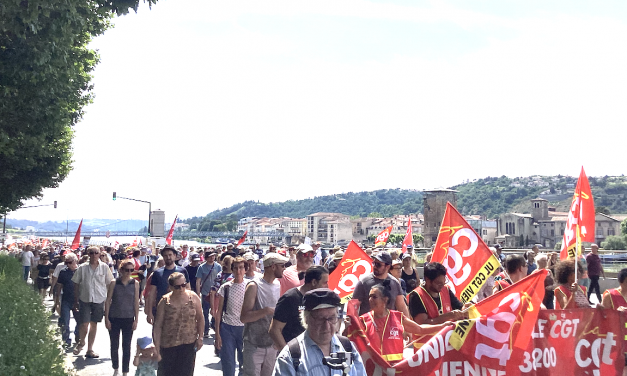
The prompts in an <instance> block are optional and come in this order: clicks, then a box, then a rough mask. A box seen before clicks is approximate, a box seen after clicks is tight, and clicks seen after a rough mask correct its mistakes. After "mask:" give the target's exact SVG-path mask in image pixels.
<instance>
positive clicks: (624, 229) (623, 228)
mask: <svg viewBox="0 0 627 376" xmlns="http://www.w3.org/2000/svg"><path fill="white" fill-rule="evenodd" d="M620 232H621V233H622V234H623V236H625V237H627V218H625V219H623V221H622V222H621V223H620Z"/></svg>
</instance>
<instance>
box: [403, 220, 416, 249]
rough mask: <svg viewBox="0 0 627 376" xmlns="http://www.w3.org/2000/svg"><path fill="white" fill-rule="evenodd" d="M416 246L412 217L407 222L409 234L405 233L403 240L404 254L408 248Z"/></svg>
mask: <svg viewBox="0 0 627 376" xmlns="http://www.w3.org/2000/svg"><path fill="white" fill-rule="evenodd" d="M410 245H411V246H412V247H413V246H414V235H413V231H412V228H411V217H409V219H408V220H407V232H406V233H405V238H404V239H403V253H405V252H407V246H410Z"/></svg>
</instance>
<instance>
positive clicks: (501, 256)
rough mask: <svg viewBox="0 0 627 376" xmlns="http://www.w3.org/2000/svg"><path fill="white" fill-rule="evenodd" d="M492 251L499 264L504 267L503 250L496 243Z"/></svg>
mask: <svg viewBox="0 0 627 376" xmlns="http://www.w3.org/2000/svg"><path fill="white" fill-rule="evenodd" d="M494 249H496V255H497V257H498V259H499V261H500V262H501V265H503V266H505V255H504V254H503V253H502V252H503V249H502V248H501V245H500V244H499V243H496V244H495V245H494Z"/></svg>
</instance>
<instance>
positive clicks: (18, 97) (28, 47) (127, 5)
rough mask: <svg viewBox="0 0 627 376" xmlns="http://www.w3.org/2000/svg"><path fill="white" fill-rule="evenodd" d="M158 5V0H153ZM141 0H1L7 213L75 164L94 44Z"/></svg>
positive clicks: (2, 208) (0, 154)
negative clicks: (77, 130) (74, 149)
mask: <svg viewBox="0 0 627 376" xmlns="http://www.w3.org/2000/svg"><path fill="white" fill-rule="evenodd" d="M146 1H147V2H148V3H149V4H153V3H155V2H156V0H146ZM138 4H139V0H22V1H19V0H17V1H2V2H0V166H2V168H0V213H6V212H8V211H11V210H15V209H17V208H19V207H20V205H21V203H22V201H24V200H26V199H29V198H32V197H40V196H41V193H42V189H43V188H53V187H57V186H58V185H59V183H60V182H61V181H63V179H65V177H66V176H67V175H68V173H69V172H70V170H71V163H72V152H71V143H72V137H73V129H72V127H73V126H74V125H75V124H76V123H77V122H78V121H79V120H80V119H81V117H82V116H83V108H84V107H85V105H87V104H88V103H89V102H90V101H91V100H92V99H93V97H92V94H91V90H92V84H91V78H92V77H91V72H92V71H93V69H94V67H95V65H96V64H97V62H98V55H97V53H96V52H95V51H93V50H90V49H89V48H87V45H88V43H89V42H90V41H91V40H92V38H93V37H95V36H98V35H100V34H102V33H104V31H105V30H107V29H108V28H109V27H110V26H111V23H110V19H111V17H113V16H114V15H115V14H125V13H128V12H129V10H130V9H134V10H137V6H138Z"/></svg>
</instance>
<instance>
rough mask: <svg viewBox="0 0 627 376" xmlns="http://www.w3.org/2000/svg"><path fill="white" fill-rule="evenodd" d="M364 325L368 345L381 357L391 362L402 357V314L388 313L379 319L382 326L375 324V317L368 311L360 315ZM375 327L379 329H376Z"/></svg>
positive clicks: (396, 312)
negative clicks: (385, 316)
mask: <svg viewBox="0 0 627 376" xmlns="http://www.w3.org/2000/svg"><path fill="white" fill-rule="evenodd" d="M360 318H361V319H362V320H363V322H364V325H365V326H366V337H367V338H368V341H369V342H370V346H371V347H372V348H373V349H376V350H377V351H378V352H379V353H380V354H381V357H382V358H383V359H385V360H386V361H388V362H389V363H391V364H393V363H396V362H398V361H400V360H402V359H403V349H404V348H405V346H404V343H403V331H404V329H403V314H402V313H401V312H399V311H392V310H390V312H389V313H388V316H387V318H386V319H385V320H384V321H383V320H379V323H381V321H383V326H381V324H379V327H377V325H375V319H374V316H373V315H372V312H368V313H366V314H363V315H361V316H360ZM377 329H379V330H378V331H377Z"/></svg>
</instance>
